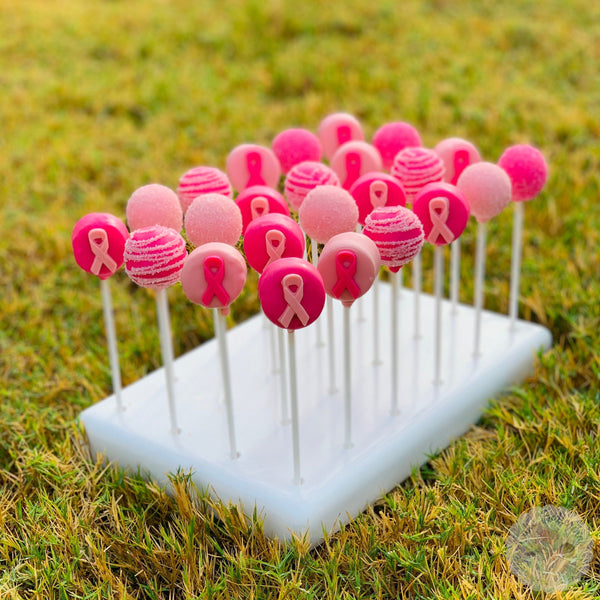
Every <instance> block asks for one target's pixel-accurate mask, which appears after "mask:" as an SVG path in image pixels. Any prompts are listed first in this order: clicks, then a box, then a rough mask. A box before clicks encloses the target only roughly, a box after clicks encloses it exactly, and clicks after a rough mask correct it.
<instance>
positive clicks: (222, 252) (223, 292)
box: [181, 242, 247, 315]
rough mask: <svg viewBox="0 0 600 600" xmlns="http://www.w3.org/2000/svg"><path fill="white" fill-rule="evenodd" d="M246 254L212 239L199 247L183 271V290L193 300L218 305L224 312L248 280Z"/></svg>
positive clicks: (212, 305)
mask: <svg viewBox="0 0 600 600" xmlns="http://www.w3.org/2000/svg"><path fill="white" fill-rule="evenodd" d="M246 274H247V267H246V261H245V260H244V257H243V256H242V255H241V254H240V253H239V252H238V251H237V250H236V249H235V248H234V247H233V246H230V245H229V244H223V243H221V242H211V243H209V244H204V245H203V246H199V247H198V248H196V249H195V250H194V251H193V252H192V253H191V254H190V255H189V256H188V257H187V258H186V260H185V264H184V266H183V270H182V271H181V286H182V288H183V293H184V294H185V295H186V296H187V298H188V300H189V301H190V302H193V303H194V304H201V305H202V306H206V307H207V308H218V309H220V310H221V313H222V314H223V315H227V314H228V313H229V306H230V305H231V303H232V302H233V301H234V300H235V299H236V298H237V297H238V296H239V295H240V293H241V291H242V289H243V288H244V284H245V283H246Z"/></svg>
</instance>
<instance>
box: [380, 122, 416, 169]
mask: <svg viewBox="0 0 600 600" xmlns="http://www.w3.org/2000/svg"><path fill="white" fill-rule="evenodd" d="M422 145H423V144H422V142H421V137H420V136H419V132H418V131H417V130H416V129H415V128H414V127H413V126H412V125H410V123H404V122H403V121H395V122H393V123H386V124H385V125H382V126H381V127H380V128H379V129H378V130H377V131H376V132H375V134H374V135H373V146H375V148H377V150H379V154H380V155H381V160H382V161H383V168H384V169H390V168H391V167H392V165H393V164H394V158H395V157H396V154H398V152H400V150H404V148H409V147H411V146H422Z"/></svg>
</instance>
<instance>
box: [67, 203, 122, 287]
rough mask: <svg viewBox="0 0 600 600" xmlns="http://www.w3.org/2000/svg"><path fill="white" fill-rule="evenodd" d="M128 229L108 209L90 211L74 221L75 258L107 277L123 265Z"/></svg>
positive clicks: (82, 265)
mask: <svg viewBox="0 0 600 600" xmlns="http://www.w3.org/2000/svg"><path fill="white" fill-rule="evenodd" d="M128 237H129V231H127V227H125V223H123V221H121V219H118V218H117V217H115V216H114V215H111V214H109V213H90V214H88V215H85V217H82V218H81V219H79V221H77V223H75V227H74V228H73V233H72V235H71V243H72V245H73V255H74V256H75V262H76V263H77V264H78V265H79V266H80V267H81V268H82V269H83V270H84V271H87V272H88V273H92V275H96V276H97V277H98V278H99V279H102V280H105V279H108V278H109V277H110V276H111V275H113V274H114V273H116V271H118V270H119V269H120V268H121V266H122V265H123V253H124V251H125V242H126V241H127V238H128Z"/></svg>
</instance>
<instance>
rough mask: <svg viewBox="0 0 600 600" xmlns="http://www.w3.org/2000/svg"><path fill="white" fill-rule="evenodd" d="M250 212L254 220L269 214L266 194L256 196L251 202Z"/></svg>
mask: <svg viewBox="0 0 600 600" xmlns="http://www.w3.org/2000/svg"><path fill="white" fill-rule="evenodd" d="M250 214H251V216H252V221H254V219H258V217H262V216H263V215H268V214H269V201H268V200H267V199H266V198H265V197H264V196H256V198H252V200H251V202H250Z"/></svg>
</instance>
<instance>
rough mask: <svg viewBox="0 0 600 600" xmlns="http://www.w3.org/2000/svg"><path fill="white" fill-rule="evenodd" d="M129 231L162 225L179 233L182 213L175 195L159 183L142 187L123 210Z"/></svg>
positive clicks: (134, 193)
mask: <svg viewBox="0 0 600 600" xmlns="http://www.w3.org/2000/svg"><path fill="white" fill-rule="evenodd" d="M125 215H126V217H127V224H128V225H129V229H131V231H134V230H136V229H141V228H142V227H150V226H152V225H162V226H163V227H170V228H171V229H174V230H175V231H181V225H182V223H183V212H182V210H181V204H180V203H179V198H178V197H177V194H176V193H175V192H174V191H173V190H171V189H170V188H168V187H166V186H164V185H160V184H159V183H150V184H149V185H144V186H142V187H140V188H138V189H137V190H135V192H133V194H132V195H131V198H129V200H128V201H127V208H126V209H125Z"/></svg>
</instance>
